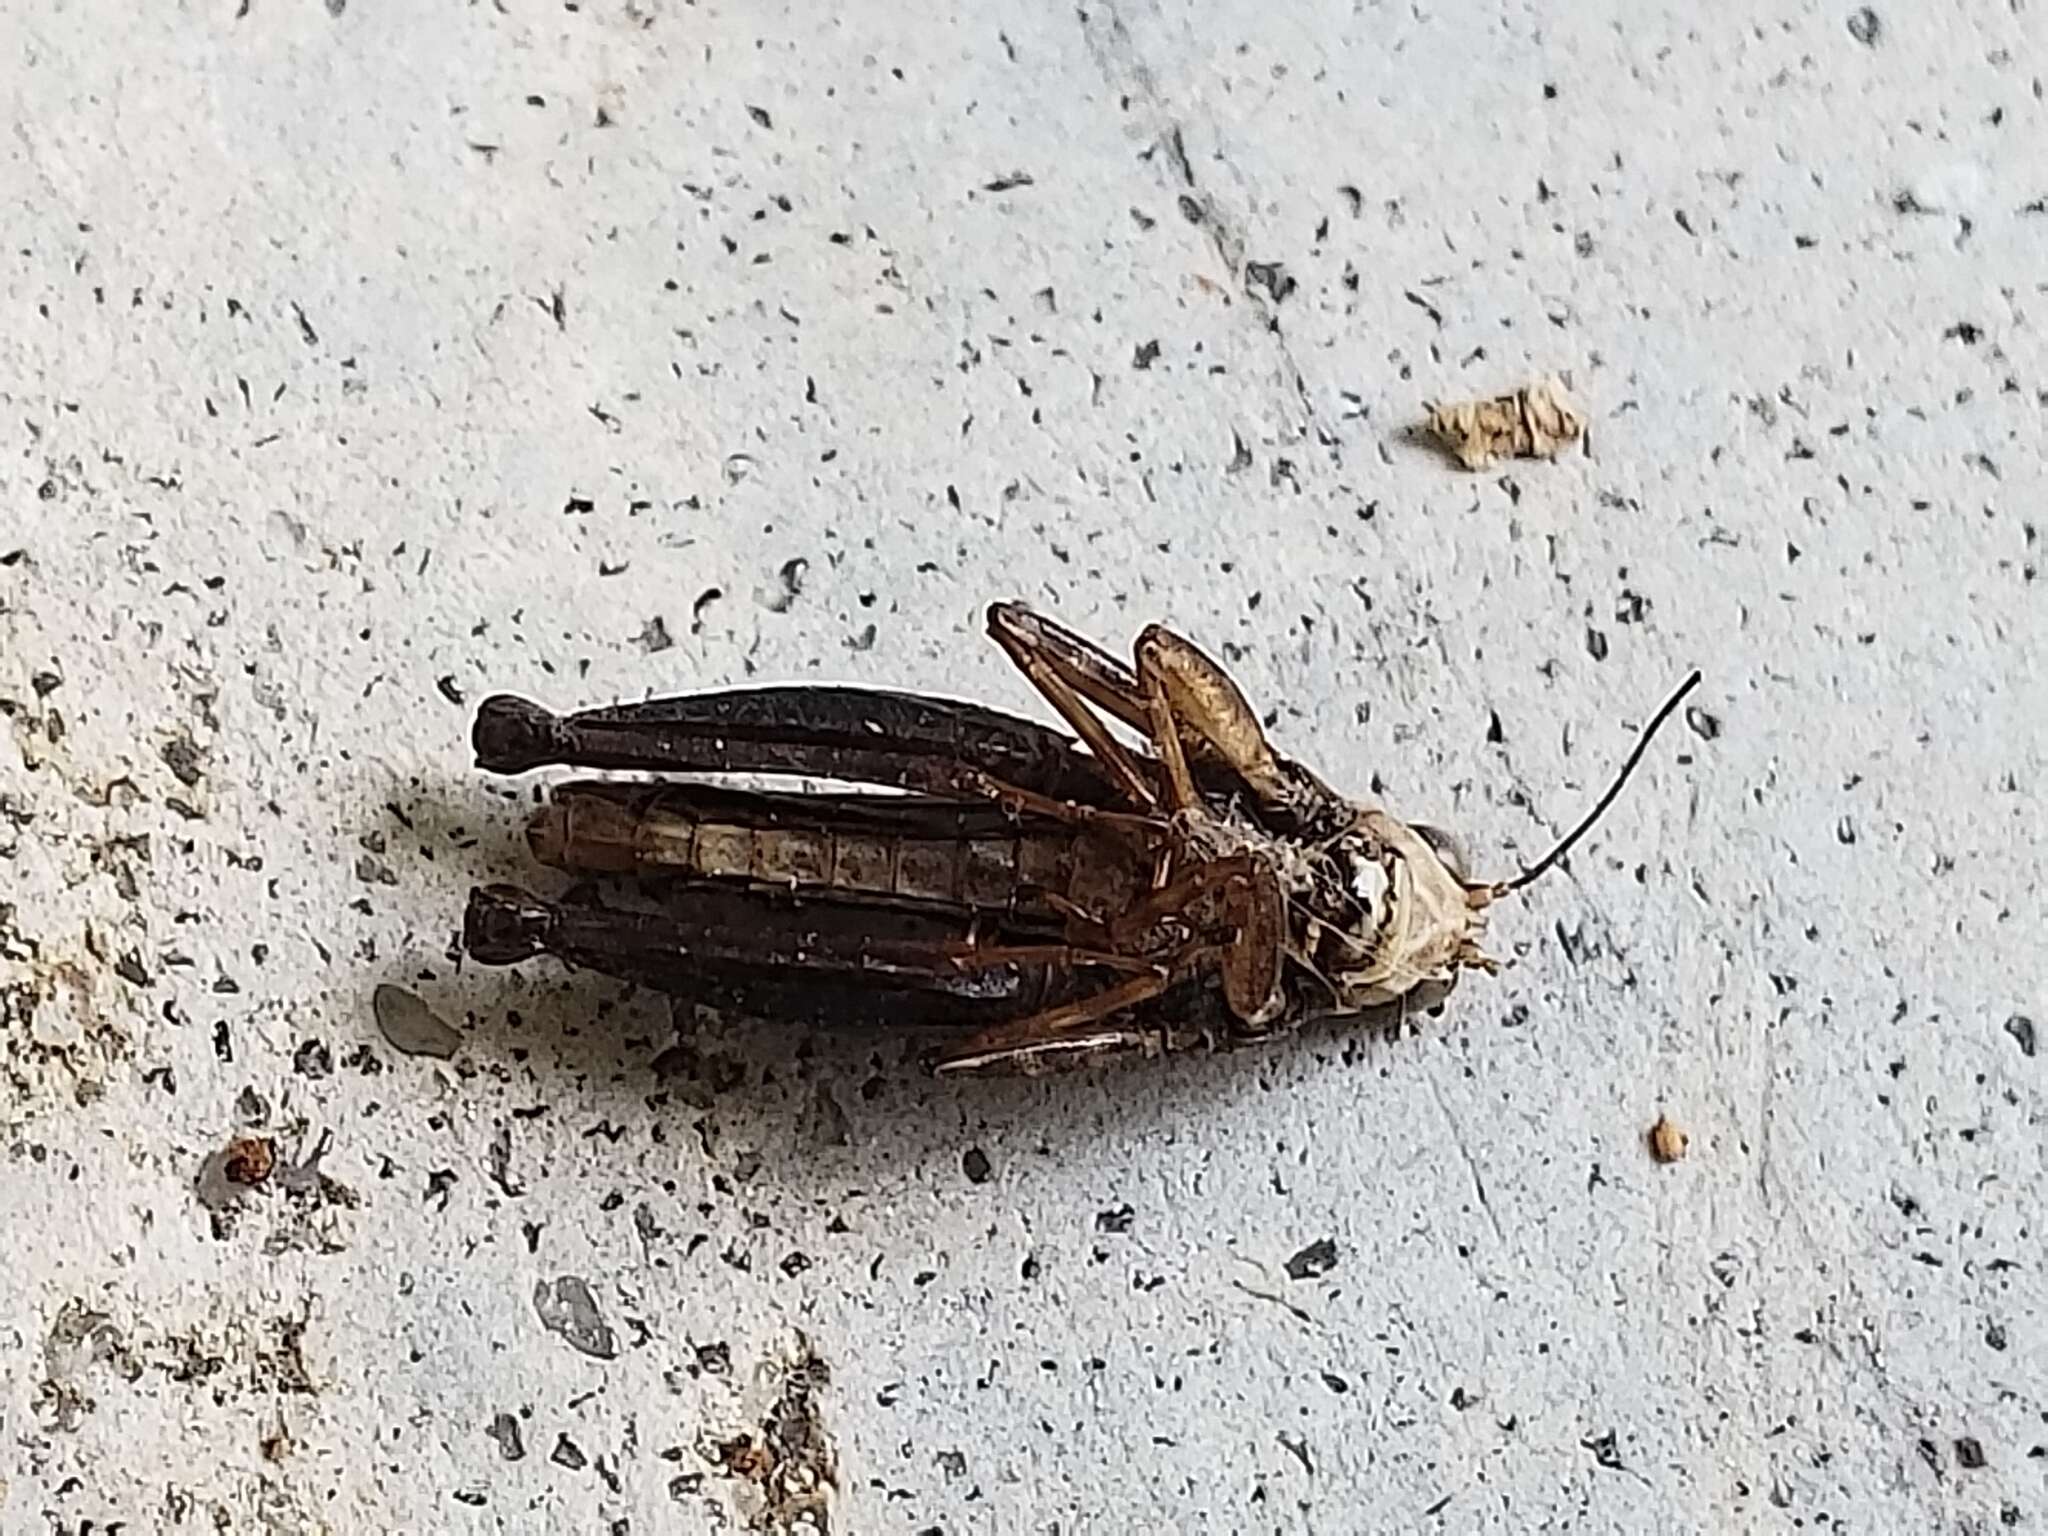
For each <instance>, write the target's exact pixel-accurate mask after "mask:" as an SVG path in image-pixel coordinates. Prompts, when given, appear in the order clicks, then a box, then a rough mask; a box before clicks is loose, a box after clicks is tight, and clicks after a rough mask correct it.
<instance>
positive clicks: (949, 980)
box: [463, 881, 1102, 1027]
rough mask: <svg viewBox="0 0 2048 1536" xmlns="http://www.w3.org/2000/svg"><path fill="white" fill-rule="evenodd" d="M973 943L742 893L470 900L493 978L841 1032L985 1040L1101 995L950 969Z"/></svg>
mask: <svg viewBox="0 0 2048 1536" xmlns="http://www.w3.org/2000/svg"><path fill="white" fill-rule="evenodd" d="M966 933H967V927H966V924H965V923H964V922H963V921H961V920H960V919H958V918H952V919H947V918H943V917H939V916H937V915H934V914H930V913H923V912H908V911H900V910H895V909H891V908H884V907H873V906H858V905H849V904H845V903H840V902H834V901H830V900H823V901H796V900H791V899H789V898H786V897H783V896H780V895H778V894H777V893H773V892H768V891H761V890H755V889H749V888H743V887H719V886H701V885H691V884H686V883H683V882H679V881H678V882H669V883H667V884H665V885H663V884H659V883H656V882H648V881H638V882H623V883H621V884H620V885H619V886H618V888H616V889H609V888H605V889H601V888H600V887H598V886H596V885H594V884H593V885H586V886H583V887H580V888H578V889H577V890H575V891H573V892H571V893H570V894H569V895H568V896H567V897H565V898H563V899H561V900H558V901H549V900H546V899H544V898H542V897H539V896H535V895H533V894H531V893H529V892H526V891H522V890H519V889H517V888H515V887H512V886H507V885H491V886H484V887H480V888H478V889H476V890H473V891H471V892H470V897H469V907H468V910H467V912H466V913H465V915H464V920H463V948H464V950H465V951H466V952H467V953H468V954H469V956H470V958H472V959H474V960H476V961H478V962H479V963H481V964H484V965H516V964H518V963H520V962H521V961H524V960H530V959H533V958H536V957H538V956H541V955H551V956H553V957H554V958H556V959H558V960H561V961H563V962H564V963H566V964H568V965H570V966H573V967H576V968H578V969H582V970H590V971H596V972H598V973H600V974H602V975H606V976H613V977H617V978H619V979H620V980H624V981H632V982H637V983H639V984H640V985H642V986H646V987H651V988H653V989H654V990H656V991H660V992H665V993H669V994H671V995H674V996H678V997H686V998H695V999H699V1000H703V1001H707V1002H714V1003H720V1004H723V1005H728V1006H738V1007H741V1008H742V1010H743V1011H745V1012H748V1013H750V1014H754V1015H756V1016H768V1017H778V1018H789V1019H792V1020H798V1021H807V1022H818V1023H832V1024H841V1023H845V1024H884V1025H936V1024H948V1025H960V1026H963V1027H973V1026H977V1025H983V1024H987V1023H993V1022H999V1021H1001V1020H1003V1019H1007V1018H1014V1017H1020V1016H1022V1015H1024V1014H1027V1013H1031V1012H1034V1011H1036V1010H1037V1009H1039V1008H1042V1007H1044V1006H1046V1005H1047V1004H1048V1003H1049V1002H1056V1001H1059V1000H1060V999H1061V998H1062V997H1064V996H1065V995H1066V993H1067V991H1068V990H1069V989H1074V988H1083V987H1099V986H1100V985H1101V984H1102V983H1101V980H1100V977H1099V976H1098V977H1094V978H1092V979H1084V978H1081V977H1078V976H1076V975H1075V974H1073V973H1070V972H1067V971H1064V970H1061V969H1059V968H1057V967H1053V966H1048V965H1004V966H995V967H988V968H985V969H976V970H972V971H963V970H961V969H959V968H958V967H956V966H955V965H954V964H953V961H952V956H953V955H954V954H955V953H957V951H958V946H959V944H960V941H961V940H962V939H963V938H964V937H965V936H966ZM995 936H996V937H1001V936H1003V935H1000V934H998V935H995ZM1009 936H1011V937H1014V936H1015V935H1009Z"/></svg>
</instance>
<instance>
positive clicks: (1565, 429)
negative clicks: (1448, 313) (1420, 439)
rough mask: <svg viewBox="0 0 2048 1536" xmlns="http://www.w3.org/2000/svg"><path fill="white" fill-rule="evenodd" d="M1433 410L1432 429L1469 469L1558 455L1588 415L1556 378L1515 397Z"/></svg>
mask: <svg viewBox="0 0 2048 1536" xmlns="http://www.w3.org/2000/svg"><path fill="white" fill-rule="evenodd" d="M1428 410H1429V430H1430V431H1431V432H1432V433H1434V434H1435V436H1436V437H1437V439H1438V440H1439V441H1440V442H1442V443H1443V445H1444V446H1445V447H1446V448H1448V449H1449V450H1450V451H1451V452H1452V453H1453V454H1454V455H1456V457H1457V460H1458V462H1459V463H1460V464H1463V465H1464V466H1465V467H1466V468H1467V469H1484V468H1486V466H1487V465H1489V464H1491V463H1493V462H1494V461H1495V460H1496V459H1506V458H1515V459H1554V458H1556V457H1557V455H1558V454H1559V453H1560V452H1561V451H1563V450H1564V449H1565V448H1566V447H1568V446H1570V445H1571V444H1572V443H1574V442H1576V441H1577V440H1578V439H1579V438H1580V437H1581V436H1583V435H1584V433H1585V430H1586V418H1585V417H1584V416H1583V415H1582V414H1581V413H1580V412H1579V410H1578V408H1577V407H1576V406H1574V405H1573V404H1572V403H1571V401H1570V400H1569V399H1568V398H1567V397H1566V395H1565V392H1564V384H1563V383H1562V382H1561V381H1560V380H1559V379H1557V378H1556V377H1554V376H1553V377H1549V378H1544V379H1539V380H1537V381H1536V382H1535V383H1534V384H1529V385H1525V386H1524V387H1523V388H1521V389H1518V390H1516V391H1515V392H1514V393H1513V394H1511V395H1496V396H1494V398H1492V399H1491V400H1461V401H1458V402H1455V403H1453V404H1449V405H1443V404H1433V405H1431V406H1429V407H1428Z"/></svg>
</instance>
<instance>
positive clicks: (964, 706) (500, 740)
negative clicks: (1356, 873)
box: [470, 685, 1119, 806]
mask: <svg viewBox="0 0 2048 1536" xmlns="http://www.w3.org/2000/svg"><path fill="white" fill-rule="evenodd" d="M470 739H471V744H472V745H473V747H474V748H475V751H476V760H477V764H478V766H479V767H482V768H484V769H487V770H489V771H490V772H493V773H524V772H527V771H528V770H530V769H534V768H541V767H547V766H551V765H556V764H567V765H570V766H574V767H578V768H593V769H613V770H625V771H637V772H649V773H766V774H796V775H803V776H808V777H814V778H832V779H842V780H846V781H848V782H853V783H864V784H880V785H885V786H888V787H890V788H894V789H910V790H922V791H925V792H928V793H948V792H957V791H958V789H959V787H960V785H959V776H960V770H961V769H962V768H963V767H965V768H968V769H971V770H975V771H978V772H980V773H984V774H987V775H989V776H990V777H992V778H996V779H1000V780H1002V781H1004V782H1005V783H1008V784H1013V785H1016V786H1017V787H1019V788H1021V789H1028V790H1031V791H1033V792H1034V793H1037V794H1041V795H1047V796H1051V797H1053V798H1056V799H1062V800H1075V801H1079V802H1081V803H1083V804H1087V805H1097V806H1107V805H1114V804H1115V803H1117V800H1118V798H1119V797H1118V795H1117V793H1116V790H1115V788H1114V786H1113V785H1112V784H1111V782H1110V780H1109V779H1108V778H1107V777H1106V776H1105V775H1104V773H1103V770H1102V766H1101V764H1100V763H1098V762H1096V760H1095V759H1094V758H1092V757H1090V756H1089V755H1088V754H1087V752H1086V751H1084V750H1083V749H1082V748H1081V746H1080V744H1079V743H1078V742H1076V741H1075V740H1074V739H1073V738H1072V737H1071V736H1068V735H1065V734H1064V733H1062V732H1060V731H1056V730H1052V729H1050V728H1049V727H1047V726H1043V725H1038V724H1036V723H1034V722H1032V721H1029V720H1025V719H1022V718H1021V717H1019V716H1016V715H1008V714H1004V713H1003V712H1002V711H1000V710H994V709H988V708H985V707H983V706H981V705H978V704H969V703H964V702H960V701H956V700H952V699H941V698H934V697H930V696H927V695H924V694H914V693H898V692H891V691H887V690H882V689H870V688H852V687H835V686H808V685H793V686H777V687H766V688H743V689H730V690H726V691H723V692H712V693H698V694H685V695H681V696H679V697H675V698H663V699H649V700H647V701H646V702H644V703H640V704H619V705H612V706H609V707H607V708H603V709H589V710H583V711H580V712H578V713H576V714H572V715H557V714H554V713H552V712H551V711H549V710H547V709H545V708H543V707H542V706H541V705H539V704H535V703H533V702H531V701H529V700H526V699H521V698H517V697H514V696H513V695H511V694H494V695H492V696H491V697H489V698H487V699H485V700H484V701H483V702H482V704H480V705H479V706H478V708H477V716H476V722H475V725H474V726H473V728H472V730H471V735H470Z"/></svg>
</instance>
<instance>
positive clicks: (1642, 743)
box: [1492, 669, 1700, 896]
mask: <svg viewBox="0 0 2048 1536" xmlns="http://www.w3.org/2000/svg"><path fill="white" fill-rule="evenodd" d="M1699 680H1700V674H1699V672H1698V670H1697V669H1695V670H1694V672H1693V674H1692V676H1690V677H1688V678H1687V679H1686V680H1685V681H1684V682H1682V683H1680V684H1679V685H1678V687H1677V689H1676V690H1675V691H1674V692H1673V693H1672V695H1671V697H1670V698H1668V699H1666V700H1665V701H1664V703H1663V705H1662V707H1661V708H1659V709H1658V711H1657V713H1656V714H1654V715H1652V716H1651V717H1650V723H1649V724H1648V725H1646V726H1644V727H1643V733H1642V735H1640V736H1638V737H1637V738H1636V744H1635V747H1634V749H1633V750H1631V751H1630V753H1629V755H1628V760H1627V761H1626V762H1624V763H1623V764H1622V765H1621V772H1619V773H1617V774H1616V775H1615V776H1614V782H1613V783H1612V784H1609V785H1608V786H1607V793H1606V794H1604V795H1602V796H1601V797H1600V799H1599V802H1598V803H1597V804H1596V805H1595V806H1594V807H1593V809H1592V810H1590V811H1588V812H1587V813H1586V817H1585V820H1583V821H1581V822H1580V823H1579V824H1578V825H1577V826H1576V827H1573V828H1572V829H1571V831H1569V832H1567V833H1566V834H1565V835H1564V839H1563V841H1561V842H1560V843H1558V845H1557V846H1556V847H1555V848H1553V849H1551V850H1550V852H1548V853H1546V854H1545V855H1543V857H1542V858H1540V859H1538V860H1537V861H1536V862H1535V863H1534V864H1531V865H1530V866H1529V867H1528V868H1527V869H1525V870H1523V871H1522V872H1521V873H1520V874H1519V875H1517V876H1515V878H1514V879H1512V880H1506V881H1502V882H1501V883H1500V884H1498V885H1496V886H1494V887H1493V892H1492V894H1493V895H1495V896H1507V895H1511V894H1513V893H1514V892H1516V891H1519V890H1520V889H1522V887H1523V886H1525V885H1528V884H1530V883H1532V882H1533V881H1535V880H1536V879H1538V878H1539V877H1540V876H1542V875H1544V874H1545V873H1547V872H1548V871H1549V870H1550V868H1551V866H1552V865H1554V864H1556V863H1557V861H1558V860H1559V859H1561V858H1563V857H1564V856H1565V855H1566V854H1568V853H1570V852H1571V851H1572V845H1573V844H1574V843H1576V842H1578V840H1579V839H1580V838H1582V837H1584V836H1585V835H1586V834H1587V833H1588V832H1590V831H1592V830H1593V823H1594V822H1596V821H1598V820H1599V819H1600V818H1601V816H1602V815H1603V814H1604V813H1605V812H1606V810H1607V807H1608V806H1610V805H1612V804H1613V803H1614V797H1615V796H1616V795H1618V794H1620V793H1621V787H1622V785H1624V784H1626V783H1627V782H1628V776H1629V775H1630V774H1632V773H1634V772H1635V770H1636V764H1637V763H1639V762H1641V761H1642V760H1643V754H1644V753H1645V752H1647V751H1648V750H1649V749H1650V738H1651V737H1653V736H1655V735H1656V734H1657V731H1658V729H1659V728H1660V727H1662V725H1663V724H1664V722H1665V721H1666V720H1669V719H1670V718H1671V715H1672V712H1673V711H1674V710H1676V709H1677V708H1678V706H1679V704H1680V703H1681V702H1682V701H1683V700H1684V698H1685V696H1686V695H1687V694H1688V693H1691V692H1692V691H1693V689H1694V688H1695V687H1696V686H1698V684H1699Z"/></svg>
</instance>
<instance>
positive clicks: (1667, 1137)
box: [1650, 1115, 1692, 1163]
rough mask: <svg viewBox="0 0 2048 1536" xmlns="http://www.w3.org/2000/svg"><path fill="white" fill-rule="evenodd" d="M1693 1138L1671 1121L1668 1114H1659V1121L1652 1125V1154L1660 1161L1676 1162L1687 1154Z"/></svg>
mask: <svg viewBox="0 0 2048 1536" xmlns="http://www.w3.org/2000/svg"><path fill="white" fill-rule="evenodd" d="M1691 1140H1692V1138H1691V1137H1690V1136H1688V1135H1686V1133H1685V1132H1684V1131H1682V1130H1680V1129H1679V1128H1678V1127H1677V1126H1675V1125H1673V1124H1672V1123H1671V1117H1670V1116H1668V1115H1659V1116H1658V1117H1657V1123H1656V1124H1655V1125H1653V1126H1651V1127H1650V1156H1652V1157H1654V1158H1656V1159H1657V1161H1658V1162H1660V1163H1675V1162H1677V1161H1678V1160H1679V1159H1680V1158H1681V1157H1684V1156H1685V1149H1686V1146H1687V1144H1688V1143H1690V1142H1691Z"/></svg>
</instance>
